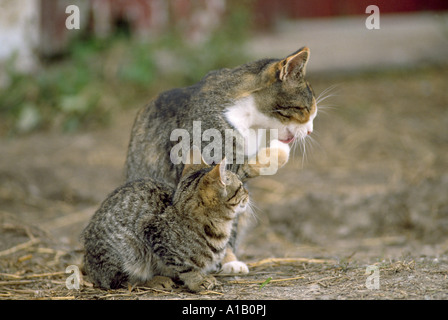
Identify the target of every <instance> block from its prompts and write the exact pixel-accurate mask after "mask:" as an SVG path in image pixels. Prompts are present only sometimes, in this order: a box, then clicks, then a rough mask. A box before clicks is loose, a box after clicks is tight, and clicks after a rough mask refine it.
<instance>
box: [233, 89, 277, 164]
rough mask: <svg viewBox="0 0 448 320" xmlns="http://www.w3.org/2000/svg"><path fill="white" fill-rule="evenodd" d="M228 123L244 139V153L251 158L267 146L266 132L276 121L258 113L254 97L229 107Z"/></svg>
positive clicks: (239, 100) (241, 100)
mask: <svg viewBox="0 0 448 320" xmlns="http://www.w3.org/2000/svg"><path fill="white" fill-rule="evenodd" d="M224 115H225V117H226V119H227V121H228V122H229V123H230V124H231V125H232V126H233V127H234V128H235V129H236V130H238V132H239V133H240V134H241V135H242V136H243V138H244V153H245V155H246V156H251V155H254V154H256V153H257V151H258V149H259V148H260V146H262V144H263V145H266V135H265V130H260V129H261V128H272V127H273V125H274V126H275V124H274V122H276V120H275V119H272V118H269V117H267V116H265V115H264V114H262V113H261V112H260V111H258V109H257V106H256V104H255V99H254V97H253V96H251V95H249V96H247V97H244V98H241V99H238V100H237V101H236V102H235V103H234V104H233V105H231V106H229V107H227V110H226V111H225V113H224Z"/></svg>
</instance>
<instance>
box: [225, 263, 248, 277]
mask: <svg viewBox="0 0 448 320" xmlns="http://www.w3.org/2000/svg"><path fill="white" fill-rule="evenodd" d="M221 272H222V273H225V274H246V273H249V268H248V267H247V265H246V264H245V263H244V262H241V261H230V262H227V263H224V264H223V266H222V268H221Z"/></svg>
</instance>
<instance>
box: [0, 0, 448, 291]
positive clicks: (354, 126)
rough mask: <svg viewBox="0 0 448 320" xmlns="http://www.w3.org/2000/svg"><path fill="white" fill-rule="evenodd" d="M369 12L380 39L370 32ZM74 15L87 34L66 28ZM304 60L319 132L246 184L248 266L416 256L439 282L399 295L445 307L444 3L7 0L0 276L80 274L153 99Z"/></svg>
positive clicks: (1, 10)
mask: <svg viewBox="0 0 448 320" xmlns="http://www.w3.org/2000/svg"><path fill="white" fill-rule="evenodd" d="M372 4H373V5H376V6H377V7H378V8H379V10H380V16H379V21H378V23H379V27H380V28H379V29H373V30H370V29H369V28H367V27H366V20H367V19H368V17H369V16H370V15H371V13H370V12H369V13H366V8H367V6H369V5H372ZM69 5H76V6H78V8H79V10H80V28H79V30H76V29H67V28H66V25H65V24H66V20H67V18H68V17H69V16H70V13H66V8H67V6H69ZM302 46H308V47H309V48H310V50H311V58H310V61H309V64H308V68H307V78H308V81H309V82H310V83H311V85H312V86H313V88H314V91H315V93H316V96H319V100H320V102H319V113H318V116H317V118H316V119H315V122H314V128H315V131H314V132H313V134H312V135H311V136H310V137H309V139H307V142H306V144H305V146H296V148H295V149H294V150H293V151H292V157H291V160H290V161H289V163H288V165H287V166H286V167H285V168H282V169H281V170H280V171H279V172H278V173H277V174H276V175H274V176H263V177H259V178H257V179H254V180H253V181H251V182H250V189H249V190H250V191H251V196H252V199H253V201H254V203H255V205H256V210H255V213H256V214H255V216H256V218H254V219H253V221H252V222H253V227H252V230H251V232H249V233H248V234H247V237H246V240H245V241H243V242H242V244H241V247H240V252H239V256H240V258H241V259H242V260H243V261H256V260H259V259H263V258H269V257H309V258H316V257H323V258H331V259H334V258H336V259H337V260H338V261H345V262H344V263H345V264H344V263H343V267H342V269H343V270H349V269H347V266H348V265H349V264H350V263H351V265H353V264H355V265H356V264H357V263H358V264H359V265H362V264H363V263H376V262H378V261H393V260H395V261H396V260H402V261H405V260H406V259H408V260H406V261H408V262H409V261H411V262H412V261H414V262H412V263H415V261H417V262H418V263H421V264H425V263H426V265H425V266H424V267H421V270H436V269H437V268H439V267H440V268H441V269H437V270H436V271H434V273H432V276H433V278H431V279H433V280H431V279H429V278H428V277H427V275H428V273H425V272H423V271H422V273H421V274H419V273H416V272H417V271H416V270H417V269H416V270H413V271H412V272H413V273H412V275H411V276H412V277H414V278H413V279H414V280H413V281H414V282H412V281H411V282H409V281H407V282H406V281H400V282H399V283H400V285H403V287H402V288H401V289H400V291H397V292H405V293H406V294H405V296H406V295H412V296H413V297H417V298H421V297H425V295H429V297H444V298H446V292H447V291H446V285H445V287H444V284H443V283H446V272H447V271H446V270H448V197H447V195H448V166H447V164H448V90H447V89H448V59H447V57H448V2H447V1H440V0H426V1H423V0H421V1H419V0H407V1H390V0H375V1H364V0H362V1H358V0H339V1H336V0H315V1H301V0H290V1H287V0H278V1H270V0H244V1H238V0H228V1H225V0H172V1H165V0H126V1H121V0H114V1H112V0H91V1H81V0H0V159H1V161H0V228H1V232H0V257H2V258H6V259H0V269H1V270H2V272H5V273H6V272H7V273H16V272H22V270H43V272H49V271H61V270H63V269H62V268H65V264H66V260H63V259H62V257H65V259H68V260H70V261H69V262H68V263H69V264H71V263H76V264H77V263H80V254H79V253H80V252H81V246H80V244H79V242H78V235H79V233H80V232H81V230H82V229H83V228H84V226H85V225H86V223H87V222H88V221H89V219H90V217H91V216H92V214H93V213H94V212H95V210H96V209H97V207H98V206H99V204H100V203H101V202H102V201H103V200H104V199H105V197H106V195H107V194H108V193H109V192H111V191H112V190H113V189H115V188H116V187H117V186H118V185H120V184H121V183H122V181H123V168H124V162H125V157H126V151H127V145H128V142H129V137H130V131H131V127H132V123H133V120H134V118H135V115H136V113H137V111H138V110H139V109H140V108H142V107H143V106H144V105H145V104H146V103H147V102H148V101H149V100H150V99H151V98H152V97H153V96H154V95H156V94H157V93H159V92H161V91H163V90H166V89H169V88H173V87H179V86H186V85H190V84H193V83H195V82H196V81H198V80H199V79H201V78H202V77H203V76H204V75H205V74H206V73H207V72H208V71H210V70H213V69H217V68H232V67H235V66H237V65H239V64H242V63H245V62H248V61H252V60H255V59H258V58H266V57H268V58H283V57H285V56H287V55H289V54H290V53H292V52H294V51H296V50H297V49H299V48H300V47H302ZM23 244H25V246H23ZM355 253H356V254H355ZM353 255H355V256H354V258H353ZM67 257H68V258H67ZM347 257H349V258H347ZM350 259H352V260H350ZM385 259H386V260H385ZM387 259H389V260H387ZM419 259H423V260H419ZM349 261H350V262H349ZM408 262H406V263H408ZM411 262H409V263H408V264H406V265H412V263H411ZM340 266H341V264H338V265H336V266H333V267H330V269H328V270H327V271H328V272H329V273H330V275H333V274H334V273H333V272H336V271H335V270H341V269H340ZM420 266H422V265H420ZM332 268H333V269H332ZM334 268H336V269H334ZM387 268H389V269H390V270H395V269H393V268H392V267H390V266H386V269H387ZM391 268H392V269H391ZM425 268H426V269H425ZM319 270H320V271H322V270H323V269H322V270H321V269H319ZM419 270H420V269H419ZM440 270H442V271H440ZM296 271H297V268H296V269H293V271H292V272H296ZM327 271H325V270H323V271H322V272H327ZM35 272H37V271H35ZM338 272H339V271H338ZM363 272H364V270H362V273H363ZM392 275H395V273H393V274H392ZM319 276H320V277H323V275H321V274H319ZM443 276H444V277H445V281H444V280H443V279H441V278H440V277H443ZM329 278H332V276H330V277H329ZM5 279H6V278H5ZM350 279H355V278H353V277H350ZM346 281H349V280H347V279H345V280H344V281H343V282H341V286H342V285H343V284H344V283H346ZM350 281H351V280H350ZM363 281H365V278H363V280H361V282H360V283H361V286H362V288H364V287H363V286H364V282H363ZM29 286H31V287H30V288H32V289H33V290H34V289H35V287H33V286H37V284H34V283H33V284H30V285H29ZM3 288H5V287H3ZM329 288H330V289H331V286H330V287H329ZM352 288H353V287H352V286H348V287H347V286H342V287H339V289H338V290H342V291H338V294H340V292H345V293H344V294H346V297H347V296H349V295H350V294H355V296H356V294H357V293H356V292H357V291H356V290H355V291H353V290H352ZM344 290H345V291H344ZM416 290H417V291H418V290H420V291H418V293H416V292H417V291H416ZM2 292H3V291H2ZM11 292H12V291H7V292H6V291H5V292H3V294H5V295H9V294H10V293H11ZM30 292H31V293H30V296H33V294H34V293H33V292H34V291H30ZM384 292H385V291H381V294H383V293H384ZM397 292H395V291H393V290H392V291H390V292H389V293H390V297H396V296H397V294H398V295H400V294H401V293H397ZM440 292H442V295H438V294H439V293H440ZM0 293H1V292H0ZM45 294H48V295H50V296H51V293H45ZM443 294H444V295H443ZM277 298H278V297H277ZM280 298H281V297H280Z"/></svg>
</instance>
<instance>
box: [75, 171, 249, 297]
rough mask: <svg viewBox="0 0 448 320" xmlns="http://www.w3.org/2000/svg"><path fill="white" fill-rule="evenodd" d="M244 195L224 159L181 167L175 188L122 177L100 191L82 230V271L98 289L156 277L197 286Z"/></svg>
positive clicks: (220, 249)
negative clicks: (107, 192) (105, 191)
mask: <svg viewBox="0 0 448 320" xmlns="http://www.w3.org/2000/svg"><path fill="white" fill-rule="evenodd" d="M248 200H249V196H248V193H247V190H246V189H245V188H244V186H243V184H242V182H241V181H240V180H239V179H238V177H237V176H236V175H235V174H234V173H232V172H230V171H225V163H221V164H218V165H216V166H215V167H213V168H212V167H209V166H208V165H206V164H204V163H203V164H201V165H189V166H186V167H185V169H184V172H183V176H182V178H181V180H180V182H179V184H178V187H177V189H176V190H174V189H173V188H172V187H170V186H169V185H167V184H165V183H163V182H160V181H156V180H154V179H145V180H136V181H133V182H129V183H127V184H125V185H124V186H121V187H119V188H118V189H116V190H115V191H114V192H112V193H111V194H110V195H109V196H108V198H107V199H106V200H105V201H104V202H103V203H102V205H101V207H100V208H99V210H98V211H97V212H96V213H95V214H94V216H93V217H92V219H91V221H90V223H89V225H88V226H87V227H86V229H85V230H84V232H83V234H82V239H83V241H84V245H85V256H84V269H85V271H86V273H87V275H88V276H89V277H90V280H91V281H92V282H93V283H94V284H95V285H96V286H98V287H101V288H104V289H114V288H119V287H121V286H124V285H126V284H131V285H134V284H142V283H145V282H147V281H148V280H150V279H151V278H153V277H154V276H156V275H161V276H167V277H170V278H173V279H177V280H180V281H182V282H183V283H184V284H185V285H186V286H187V288H188V289H189V290H191V291H198V290H200V289H201V285H202V284H203V283H204V281H209V282H210V276H209V277H208V278H207V277H206V273H207V272H208V271H210V270H211V269H213V268H215V267H216V266H217V265H218V264H219V263H220V262H221V260H222V258H223V256H224V254H225V249H226V247H227V243H228V241H229V237H230V233H231V228H232V223H233V220H234V218H235V217H236V215H237V213H238V211H241V210H244V209H245V207H246V205H247V203H248Z"/></svg>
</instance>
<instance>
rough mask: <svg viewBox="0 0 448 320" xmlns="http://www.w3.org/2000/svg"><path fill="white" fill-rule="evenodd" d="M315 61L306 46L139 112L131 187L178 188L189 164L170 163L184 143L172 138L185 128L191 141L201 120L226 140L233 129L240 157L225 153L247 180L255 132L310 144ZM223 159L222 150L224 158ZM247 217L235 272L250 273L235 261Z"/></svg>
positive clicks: (164, 97)
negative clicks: (142, 183)
mask: <svg viewBox="0 0 448 320" xmlns="http://www.w3.org/2000/svg"><path fill="white" fill-rule="evenodd" d="M309 56H310V51H309V49H308V48H306V47H304V48H301V49H299V50H298V51H296V52H294V53H293V54H291V55H289V56H287V57H286V58H284V59H263V60H259V61H255V62H250V63H247V64H244V65H241V66H238V67H236V68H234V69H221V70H216V71H211V72H209V73H208V74H207V75H206V76H205V77H204V78H203V79H202V80H201V81H199V82H198V83H196V84H194V85H192V86H190V87H186V88H177V89H172V90H169V91H166V92H163V93H161V94H160V95H158V96H157V97H156V98H155V99H153V100H152V101H150V102H149V104H148V105H147V106H146V107H144V108H143V109H141V110H140V111H139V113H138V115H137V117H136V120H135V122H134V126H133V128H132V133H131V139H130V143H129V148H128V153H127V159H126V179H127V181H132V180H135V179H141V178H146V177H152V178H156V179H161V180H163V181H165V182H166V183H167V184H170V185H172V186H176V185H177V183H178V182H179V180H180V179H181V175H182V170H183V165H182V164H174V163H173V162H172V161H171V159H170V150H172V149H173V147H174V146H175V145H176V144H177V143H178V142H179V141H171V140H170V135H171V133H172V132H173V130H175V129H179V128H180V129H185V130H187V131H188V132H189V134H190V137H192V136H193V122H194V121H200V123H201V129H202V130H207V129H216V130H218V131H219V132H220V133H221V134H222V136H224V135H225V130H227V129H231V130H233V132H235V134H236V136H237V138H236V139H235V140H234V145H233V150H234V154H233V158H232V157H228V156H227V155H226V156H227V159H228V161H229V163H230V165H229V168H230V170H231V171H232V172H234V173H236V174H237V175H238V177H239V178H240V179H241V180H242V181H243V182H246V181H247V180H248V179H250V178H252V177H254V176H256V175H253V173H252V172H251V171H250V170H248V168H250V167H248V166H247V161H248V159H250V157H252V156H253V155H254V154H256V153H257V151H258V149H259V146H258V145H256V146H255V147H248V145H247V144H248V141H249V140H250V129H260V128H262V129H267V130H269V129H276V130H278V140H279V141H280V142H281V143H280V144H284V145H287V144H288V143H290V142H292V141H294V140H295V139H304V138H305V137H306V136H307V135H308V134H310V133H311V132H312V131H313V120H314V118H315V116H316V113H317V106H316V99H315V97H314V93H313V90H312V89H311V86H310V85H309V83H308V82H307V81H306V80H305V74H306V65H307V63H308V59H309ZM201 143H202V145H198V147H200V148H201V150H203V149H204V147H205V146H206V145H207V142H204V141H202V142H201ZM189 144H190V145H191V141H189ZM242 144H243V145H242ZM244 144H245V146H244ZM236 150H244V152H245V161H244V163H242V164H240V163H237V161H236ZM224 156H225V154H224V149H223V154H222V156H221V157H220V159H222V158H223V157H224ZM205 160H206V161H207V162H209V161H208V160H209V159H207V158H206V159H205ZM245 217H247V215H244V214H242V215H240V218H238V219H236V220H235V223H234V226H233V228H232V236H231V239H230V242H229V245H230V248H229V250H227V254H226V258H225V260H226V261H227V262H229V263H230V265H228V266H229V267H228V268H226V271H228V272H236V273H238V272H242V273H245V272H248V268H247V266H245V265H244V264H243V263H239V262H238V261H237V259H236V257H235V255H234V251H235V248H236V244H237V234H239V232H237V231H238V229H239V226H241V221H242V220H244V219H245Z"/></svg>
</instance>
